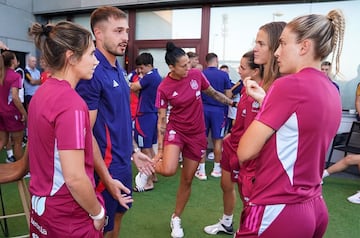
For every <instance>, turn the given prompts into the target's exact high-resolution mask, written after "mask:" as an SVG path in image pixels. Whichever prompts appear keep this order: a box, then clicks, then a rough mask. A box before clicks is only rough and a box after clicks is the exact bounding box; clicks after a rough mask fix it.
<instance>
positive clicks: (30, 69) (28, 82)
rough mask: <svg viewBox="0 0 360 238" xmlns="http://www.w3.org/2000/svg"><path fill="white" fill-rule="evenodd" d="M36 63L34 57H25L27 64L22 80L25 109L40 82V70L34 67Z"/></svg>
mask: <svg viewBox="0 0 360 238" xmlns="http://www.w3.org/2000/svg"><path fill="white" fill-rule="evenodd" d="M36 63H37V60H36V57H35V56H32V55H29V56H28V58H27V65H26V68H25V81H24V89H25V107H26V109H27V108H28V106H29V103H30V100H31V98H32V96H34V94H35V92H36V90H37V89H38V88H39V85H40V84H41V80H40V71H39V70H38V69H37V68H36Z"/></svg>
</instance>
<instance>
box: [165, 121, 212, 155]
mask: <svg viewBox="0 0 360 238" xmlns="http://www.w3.org/2000/svg"><path fill="white" fill-rule="evenodd" d="M169 144H175V145H178V146H179V147H180V150H181V152H182V155H183V157H185V158H188V159H191V160H195V161H198V162H199V161H200V160H201V158H202V157H203V156H204V154H205V152H206V147H207V140H206V136H205V131H204V132H203V133H199V134H192V135H186V134H184V133H181V132H179V131H175V130H173V129H171V126H170V125H169V124H168V126H167V128H166V134H165V138H164V145H169Z"/></svg>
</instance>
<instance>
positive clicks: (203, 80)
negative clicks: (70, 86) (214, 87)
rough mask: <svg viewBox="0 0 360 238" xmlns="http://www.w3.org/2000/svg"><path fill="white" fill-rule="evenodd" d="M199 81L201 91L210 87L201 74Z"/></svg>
mask: <svg viewBox="0 0 360 238" xmlns="http://www.w3.org/2000/svg"><path fill="white" fill-rule="evenodd" d="M200 79H201V91H203V90H206V89H207V88H208V87H209V86H210V83H209V81H208V79H207V78H206V76H205V74H203V73H202V72H200Z"/></svg>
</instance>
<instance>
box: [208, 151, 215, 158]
mask: <svg viewBox="0 0 360 238" xmlns="http://www.w3.org/2000/svg"><path fill="white" fill-rule="evenodd" d="M207 158H208V160H213V159H214V158H215V155H214V152H210V153H209V154H208V156H207Z"/></svg>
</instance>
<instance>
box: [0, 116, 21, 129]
mask: <svg viewBox="0 0 360 238" xmlns="http://www.w3.org/2000/svg"><path fill="white" fill-rule="evenodd" d="M21 118H22V115H21V113H20V112H19V111H13V112H6V113H4V112H0V131H6V132H17V131H22V130H24V129H25V123H24V122H22V121H21Z"/></svg>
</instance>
